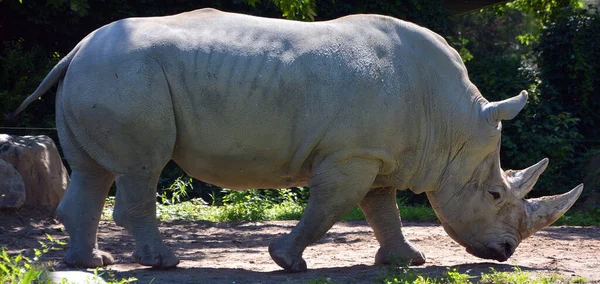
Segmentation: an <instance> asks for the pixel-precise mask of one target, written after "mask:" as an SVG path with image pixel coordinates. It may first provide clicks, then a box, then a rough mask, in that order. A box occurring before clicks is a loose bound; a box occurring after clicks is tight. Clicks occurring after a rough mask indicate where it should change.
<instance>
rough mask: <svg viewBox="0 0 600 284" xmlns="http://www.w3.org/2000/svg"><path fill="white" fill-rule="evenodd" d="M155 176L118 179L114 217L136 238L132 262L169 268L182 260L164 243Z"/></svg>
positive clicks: (140, 175) (156, 178)
mask: <svg viewBox="0 0 600 284" xmlns="http://www.w3.org/2000/svg"><path fill="white" fill-rule="evenodd" d="M159 174H160V172H158V173H156V174H127V175H118V176H117V177H116V184H117V194H116V197H115V209H114V212H113V216H114V219H115V223H117V225H119V226H123V227H125V228H126V229H127V230H128V231H129V232H131V234H133V238H134V239H135V251H134V252H133V255H132V257H133V259H134V260H135V261H136V262H138V263H139V264H142V265H147V266H152V267H154V268H170V267H174V266H176V265H177V264H179V259H177V257H176V256H175V254H173V252H171V250H170V249H169V248H167V246H165V244H164V243H163V241H162V239H161V237H160V232H159V231H158V222H157V220H156V184H157V182H158V176H159Z"/></svg>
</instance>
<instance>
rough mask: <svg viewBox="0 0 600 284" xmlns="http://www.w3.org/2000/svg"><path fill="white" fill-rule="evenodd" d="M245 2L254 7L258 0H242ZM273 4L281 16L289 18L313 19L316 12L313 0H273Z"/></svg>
mask: <svg viewBox="0 0 600 284" xmlns="http://www.w3.org/2000/svg"><path fill="white" fill-rule="evenodd" d="M244 2H246V4H248V5H250V6H252V7H256V4H259V3H260V2H261V1H260V0H244ZM273 4H275V6H277V8H279V10H281V12H282V16H283V17H284V18H286V19H289V20H302V21H314V20H315V16H316V15H317V13H316V1H315V0H273Z"/></svg>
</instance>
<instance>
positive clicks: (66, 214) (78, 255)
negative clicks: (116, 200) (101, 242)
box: [56, 169, 114, 268]
mask: <svg viewBox="0 0 600 284" xmlns="http://www.w3.org/2000/svg"><path fill="white" fill-rule="evenodd" d="M112 182H113V176H112V174H111V173H110V172H108V171H105V170H102V169H97V170H93V171H89V170H88V171H85V172H84V171H81V170H77V169H75V170H73V172H72V173H71V182H70V184H69V187H68V189H67V192H66V193H65V195H64V197H63V198H62V200H61V201H60V204H59V205H58V208H57V209H56V214H57V216H58V219H59V220H60V221H61V222H62V223H63V225H64V226H65V228H66V230H67V232H68V233H69V237H70V244H69V249H68V250H67V253H66V255H65V258H64V261H65V263H67V264H68V265H72V266H78V267H86V268H93V267H101V266H106V265H109V264H113V263H114V260H113V258H112V256H111V255H110V254H109V253H108V252H104V251H101V250H99V249H97V244H96V233H97V231H98V222H99V221H100V215H101V213H102V207H103V206H104V200H106V196H107V195H108V190H109V188H110V185H111V184H112Z"/></svg>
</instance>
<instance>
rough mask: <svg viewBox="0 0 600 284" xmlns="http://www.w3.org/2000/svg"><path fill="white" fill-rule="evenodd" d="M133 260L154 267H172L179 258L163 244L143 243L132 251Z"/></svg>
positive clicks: (177, 262)
mask: <svg viewBox="0 0 600 284" xmlns="http://www.w3.org/2000/svg"><path fill="white" fill-rule="evenodd" d="M132 257H133V260H135V262H137V263H139V264H141V265H146V266H152V267H154V268H172V267H175V266H177V264H179V259H178V258H177V257H176V256H175V254H173V252H171V250H169V249H168V248H167V247H166V246H165V245H164V244H162V243H159V244H157V245H155V246H151V245H149V244H144V245H142V246H139V247H136V249H135V251H134V252H133V255H132Z"/></svg>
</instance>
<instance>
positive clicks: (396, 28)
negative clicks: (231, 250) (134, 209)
mask: <svg viewBox="0 0 600 284" xmlns="http://www.w3.org/2000/svg"><path fill="white" fill-rule="evenodd" d="M435 37H436V36H435V35H434V34H433V33H431V32H429V31H428V30H425V29H423V28H420V27H417V26H415V25H412V24H409V23H405V22H401V21H399V20H396V19H393V18H389V17H383V16H369V15H362V16H352V17H345V18H341V19H338V20H334V21H326V22H318V23H303V22H295V21H283V20H275V19H264V18H258V17H252V16H245V15H237V14H230V13H223V12H219V11H216V10H212V9H203V10H198V11H193V12H189V13H184V14H179V15H175V16H169V17H157V18H130V19H125V20H121V21H118V22H115V23H112V24H109V25H107V26H105V27H103V28H101V29H99V30H97V31H95V32H94V33H93V34H92V35H91V36H90V37H88V40H87V42H86V43H85V44H84V45H83V47H82V50H81V51H80V52H79V53H80V54H78V55H79V56H80V57H79V58H85V60H83V59H82V60H81V61H80V62H79V63H81V64H80V67H82V66H84V68H79V69H78V68H73V69H77V70H78V71H80V72H82V73H88V74H89V71H86V70H94V72H96V73H98V72H100V73H103V74H105V76H104V78H110V80H113V81H115V82H117V81H118V80H119V79H120V78H119V72H118V71H117V70H118V69H119V68H117V67H116V66H130V65H135V66H136V67H135V68H128V69H127V70H132V71H129V72H130V73H131V72H133V73H137V72H139V73H142V74H146V73H148V72H149V71H148V70H150V69H152V70H154V71H156V70H159V71H160V72H158V73H162V74H154V73H153V75H152V76H151V77H152V78H153V80H165V81H166V84H164V85H165V86H167V88H166V89H165V90H163V91H158V90H153V91H152V94H149V95H148V96H147V98H145V99H144V98H143V97H142V96H141V95H138V96H133V97H131V98H129V99H125V104H122V105H120V106H119V107H116V109H115V110H114V112H116V113H119V112H124V111H131V110H130V109H131V108H136V107H143V106H144V104H145V103H147V102H148V101H153V100H156V99H157V98H156V97H157V96H159V97H161V98H162V99H161V100H160V101H162V102H163V103H161V105H162V107H163V108H165V112H164V114H163V115H165V114H166V113H168V112H172V114H173V115H174V116H175V119H174V121H175V124H176V144H175V149H174V150H173V159H174V160H175V161H177V162H178V164H179V165H180V166H182V167H183V168H184V169H186V171H188V173H198V176H196V177H198V178H200V179H203V180H205V181H209V182H213V183H217V184H219V182H220V181H222V180H236V181H239V182H237V183H238V184H243V185H247V186H269V185H271V186H286V185H293V184H294V183H295V182H296V181H304V180H306V178H307V176H306V175H307V174H308V172H309V166H310V163H309V160H310V159H314V158H315V155H317V154H318V155H320V156H326V155H328V154H331V153H333V152H336V151H339V150H340V149H352V151H370V150H372V149H376V150H377V151H379V152H384V153H386V154H387V155H389V156H392V153H391V151H395V150H396V149H390V148H394V145H395V144H398V143H402V141H401V140H402V139H400V141H399V139H398V137H397V135H396V133H397V131H390V129H394V128H396V129H397V128H398V126H399V123H398V122H399V121H402V120H404V121H410V118H409V119H407V118H406V117H407V116H408V115H409V114H410V113H411V112H414V111H415V109H414V107H413V106H412V104H420V99H419V96H421V95H422V94H421V92H420V90H419V87H418V86H417V85H418V83H419V81H418V80H419V78H418V76H420V75H421V72H422V66H421V65H422V64H415V62H416V61H418V60H420V59H422V57H423V54H422V53H423V52H425V51H426V50H427V49H433V50H434V51H435V53H434V54H429V55H427V56H429V57H435V56H440V57H441V58H442V59H444V57H447V55H446V54H445V51H443V50H442V51H440V50H439V47H438V46H436V44H438V45H439V43H435V41H437V40H438V39H437V38H435ZM432 42H434V43H433V44H432ZM416 47H418V48H416ZM423 50H425V51H423ZM77 59H78V58H75V63H77ZM446 61H448V60H446ZM83 62H85V63H83ZM145 64H146V65H152V66H153V68H149V67H148V68H146V67H145ZM450 65H452V62H451V63H450ZM156 66H159V68H160V69H157V67H156ZM90 67H93V68H90ZM73 73H75V71H74V72H73ZM108 73H110V74H109V75H106V74H108ZM112 73H114V76H113V74H112ZM155 73H157V72H155ZM73 76H77V75H73ZM80 76H81V75H80ZM90 76H94V75H93V74H91V75H90ZM121 76H123V75H121ZM148 76H150V75H148ZM113 77H114V78H113ZM132 80H133V79H132ZM102 83H104V84H109V85H111V84H112V82H106V81H104V82H102ZM115 84H117V83H115ZM161 86H162V85H161ZM155 89H156V88H155ZM129 92H131V91H129ZM125 95H127V94H125V93H124V92H122V91H120V90H118V89H117V90H115V91H114V92H113V94H111V96H113V97H111V98H107V100H106V101H111V100H114V99H115V98H118V99H121V100H122V98H123V96H125ZM165 96H166V97H165ZM167 97H168V98H167ZM140 100H142V101H140ZM168 101H170V103H171V104H169V103H167V102H168ZM127 109H129V110H127ZM167 109H168V110H167ZM154 121H157V120H156V119H155V120H154ZM407 128H408V127H407ZM399 130H403V129H399ZM404 135H405V137H406V139H411V137H415V136H417V135H418V134H417V133H411V132H410V130H407V131H406V132H405V134H404ZM388 152H390V153H388ZM317 158H318V157H317ZM232 165H235V167H232ZM200 173H201V174H200ZM217 173H218V174H217ZM261 175H263V176H265V177H267V176H273V177H274V179H273V180H271V179H270V178H265V179H263V182H259V184H250V183H249V181H251V180H257V179H260V178H257V176H261ZM244 181H248V183H246V182H244ZM283 181H285V182H283Z"/></svg>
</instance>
